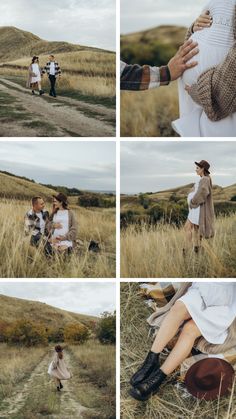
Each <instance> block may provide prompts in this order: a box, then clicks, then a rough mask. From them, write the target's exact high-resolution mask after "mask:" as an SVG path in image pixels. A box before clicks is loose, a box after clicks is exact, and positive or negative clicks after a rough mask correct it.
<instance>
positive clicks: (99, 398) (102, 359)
mask: <svg viewBox="0 0 236 419" xmlns="http://www.w3.org/2000/svg"><path fill="white" fill-rule="evenodd" d="M70 351H71V353H72V355H73V356H74V358H75V360H76V361H77V362H76V364H75V369H74V374H76V373H77V372H78V374H77V379H76V382H75V386H78V388H77V391H78V394H80V401H81V402H82V404H83V405H85V406H87V405H89V407H96V408H97V409H98V410H99V411H100V412H102V413H101V417H103V418H104V419H105V418H106V419H112V418H115V417H116V415H115V409H116V359H115V345H102V344H100V343H99V342H97V341H96V340H95V341H93V342H92V341H89V342H87V343H86V344H84V345H82V346H78V345H77V346H70ZM81 382H82V383H83V385H81ZM91 384H92V387H91ZM91 393H93V396H92V397H91Z"/></svg>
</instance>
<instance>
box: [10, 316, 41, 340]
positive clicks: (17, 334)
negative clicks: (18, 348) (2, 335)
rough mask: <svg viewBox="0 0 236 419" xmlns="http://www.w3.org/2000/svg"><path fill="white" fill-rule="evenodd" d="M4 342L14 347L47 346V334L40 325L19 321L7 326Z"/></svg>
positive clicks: (23, 320)
mask: <svg viewBox="0 0 236 419" xmlns="http://www.w3.org/2000/svg"><path fill="white" fill-rule="evenodd" d="M6 340H7V342H8V343H10V344H14V345H22V346H37V345H41V344H42V345H45V344H47V333H46V330H45V328H44V327H43V326H42V325H41V324H38V323H33V322H31V321H29V320H25V319H20V320H17V321H15V322H13V323H11V324H10V325H9V326H8V328H7V330H6Z"/></svg>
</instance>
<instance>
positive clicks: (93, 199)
mask: <svg viewBox="0 0 236 419" xmlns="http://www.w3.org/2000/svg"><path fill="white" fill-rule="evenodd" d="M78 205H79V206H81V207H85V208H89V207H97V208H113V207H115V206H116V201H115V198H114V197H113V199H111V197H109V198H104V197H103V196H98V195H92V194H83V195H81V196H79V198H78Z"/></svg>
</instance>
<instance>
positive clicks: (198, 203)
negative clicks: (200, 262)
mask: <svg viewBox="0 0 236 419" xmlns="http://www.w3.org/2000/svg"><path fill="white" fill-rule="evenodd" d="M195 164H196V173H197V175H198V176H199V177H200V179H199V180H198V181H197V182H196V183H195V185H194V187H193V190H192V191H191V192H190V193H189V195H188V198H187V199H188V206H189V214H188V219H187V221H186V224H185V226H184V228H185V232H186V239H187V245H192V243H194V251H195V252H196V253H198V251H199V247H200V243H201V239H202V238H205V239H209V238H210V237H213V236H214V218H215V216H214V205H213V198H212V180H211V177H210V172H209V168H210V164H209V163H208V162H207V161H206V160H201V161H200V162H199V163H198V162H195ZM183 253H184V254H185V249H183Z"/></svg>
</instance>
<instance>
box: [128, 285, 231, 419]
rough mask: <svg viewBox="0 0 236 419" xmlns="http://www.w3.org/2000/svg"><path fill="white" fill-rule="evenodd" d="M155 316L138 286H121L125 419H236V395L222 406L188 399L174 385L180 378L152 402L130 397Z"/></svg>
mask: <svg viewBox="0 0 236 419" xmlns="http://www.w3.org/2000/svg"><path fill="white" fill-rule="evenodd" d="M150 314H151V310H150V309H149V308H147V306H146V305H145V303H144V300H143V298H142V297H141V296H140V294H139V293H138V284H137V283H122V284H121V417H122V419H167V418H173V419H190V418H191V419H195V418H199V419H234V418H235V417H236V391H235V389H233V391H232V393H231V396H230V397H223V398H222V399H221V400H220V401H219V402H218V400H215V401H214V402H205V401H199V400H196V399H194V398H193V397H189V398H184V397H182V393H181V392H180V391H178V390H177V388H176V387H175V386H174V385H173V382H172V379H173V380H174V381H175V379H176V378H177V377H176V374H172V376H171V377H170V380H168V382H167V383H166V384H165V385H163V386H162V387H161V389H160V391H159V392H158V394H157V395H155V396H153V397H151V398H150V399H149V401H148V402H143V403H142V402H138V401H136V400H134V399H132V398H131V397H130V396H129V394H128V389H129V388H130V386H129V380H130V377H131V376H132V374H133V373H134V372H135V371H136V370H137V368H138V366H139V365H140V364H141V363H142V361H143V359H144V358H145V356H146V354H147V352H148V351H149V350H150V347H151V344H152V339H151V338H150V335H149V327H148V325H147V322H146V319H147V317H148V316H149V315H150Z"/></svg>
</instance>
